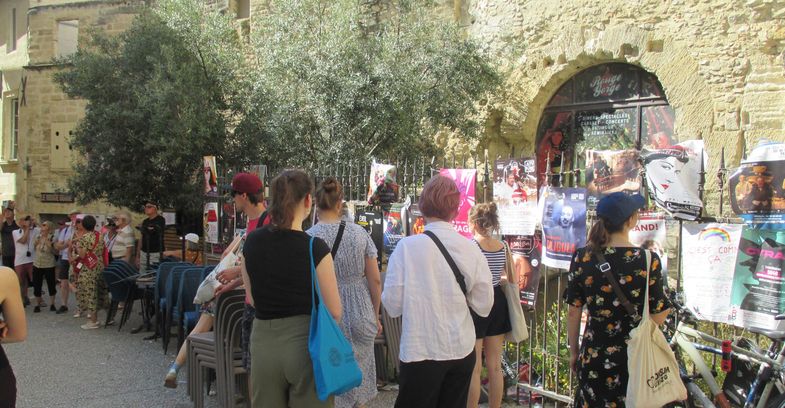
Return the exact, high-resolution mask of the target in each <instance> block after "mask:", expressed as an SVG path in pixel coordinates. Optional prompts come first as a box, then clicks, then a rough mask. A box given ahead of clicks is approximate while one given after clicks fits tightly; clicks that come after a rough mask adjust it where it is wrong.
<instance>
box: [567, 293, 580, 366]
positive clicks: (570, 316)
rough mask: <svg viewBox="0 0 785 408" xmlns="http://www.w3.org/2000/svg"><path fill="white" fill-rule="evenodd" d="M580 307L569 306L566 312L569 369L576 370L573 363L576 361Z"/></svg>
mask: <svg viewBox="0 0 785 408" xmlns="http://www.w3.org/2000/svg"><path fill="white" fill-rule="evenodd" d="M582 314H583V308H582V307H575V306H572V305H570V310H569V311H568V312H567V343H568V344H569V346H570V369H572V370H573V371H575V370H576V366H575V362H576V361H578V336H580V330H581V315H582Z"/></svg>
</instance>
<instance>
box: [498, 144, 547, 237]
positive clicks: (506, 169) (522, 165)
mask: <svg viewBox="0 0 785 408" xmlns="http://www.w3.org/2000/svg"><path fill="white" fill-rule="evenodd" d="M493 201H494V202H496V206H497V207H498V209H499V224H500V226H501V233H502V234H503V235H534V229H535V227H536V225H537V218H538V216H537V171H536V169H535V161H534V159H531V158H529V159H508V160H497V161H496V164H495V166H494V168H493Z"/></svg>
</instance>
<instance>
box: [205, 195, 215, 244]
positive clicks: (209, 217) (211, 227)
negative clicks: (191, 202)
mask: <svg viewBox="0 0 785 408" xmlns="http://www.w3.org/2000/svg"><path fill="white" fill-rule="evenodd" d="M218 232H219V231H218V203H216V202H209V203H205V204H204V241H205V242H207V243H208V244H217V243H218Z"/></svg>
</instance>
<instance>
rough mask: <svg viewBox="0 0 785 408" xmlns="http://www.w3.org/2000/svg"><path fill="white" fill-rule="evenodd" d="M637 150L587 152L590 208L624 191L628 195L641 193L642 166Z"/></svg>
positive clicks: (588, 202) (587, 184) (587, 188)
mask: <svg viewBox="0 0 785 408" xmlns="http://www.w3.org/2000/svg"><path fill="white" fill-rule="evenodd" d="M639 156H640V155H639V154H638V151H636V150H587V151H586V190H587V192H588V194H589V195H588V198H587V204H588V206H589V208H595V207H597V203H598V202H599V201H600V199H601V198H602V197H604V196H605V195H607V194H611V193H616V192H619V191H623V192H625V193H627V194H635V193H638V192H640V189H641V178H640V170H641V165H640V163H639V162H638V157H639Z"/></svg>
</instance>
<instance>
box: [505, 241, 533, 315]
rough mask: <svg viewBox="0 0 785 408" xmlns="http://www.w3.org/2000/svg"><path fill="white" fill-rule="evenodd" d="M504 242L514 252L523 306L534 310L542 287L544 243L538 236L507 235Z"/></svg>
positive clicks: (513, 256) (514, 262) (513, 259)
mask: <svg viewBox="0 0 785 408" xmlns="http://www.w3.org/2000/svg"><path fill="white" fill-rule="evenodd" d="M504 240H505V241H506V242H507V245H508V246H509V247H510V251H511V252H512V261H513V264H514V266H515V273H516V275H517V277H518V289H519V290H520V295H521V304H522V305H525V306H528V307H530V308H534V305H535V304H536V303H537V292H538V291H537V289H538V288H539V286H540V256H541V253H542V241H541V240H540V237H539V236H537V235H505V236H504Z"/></svg>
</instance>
